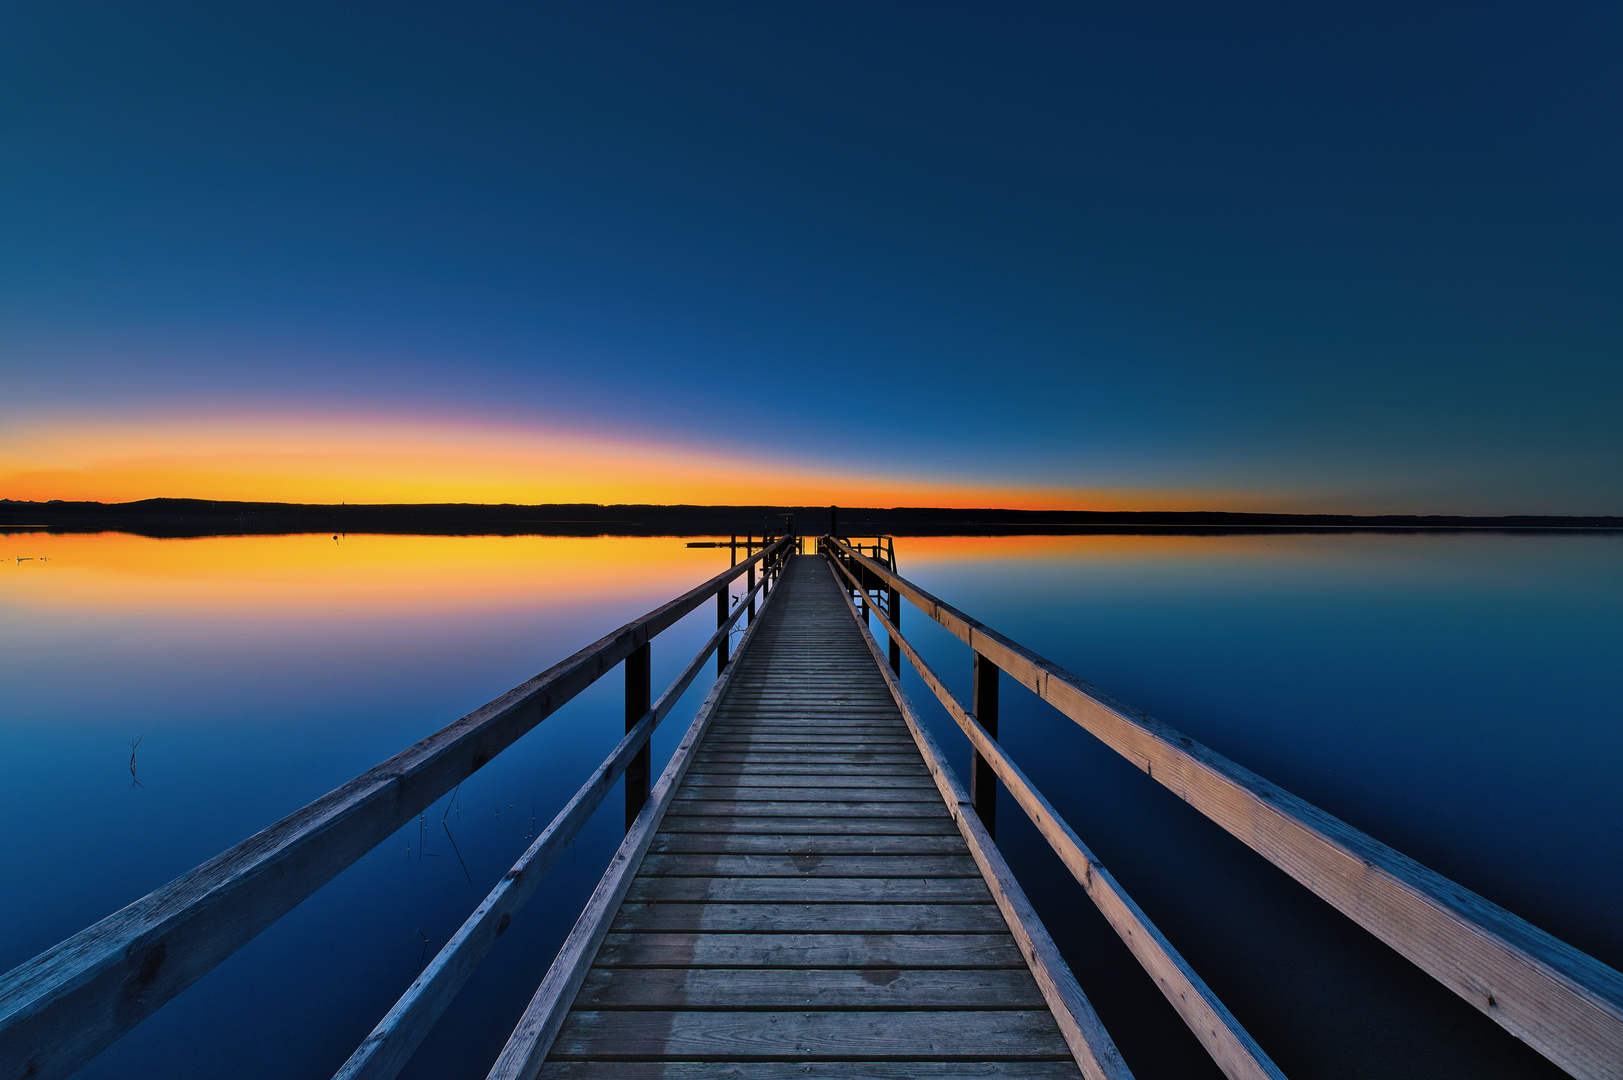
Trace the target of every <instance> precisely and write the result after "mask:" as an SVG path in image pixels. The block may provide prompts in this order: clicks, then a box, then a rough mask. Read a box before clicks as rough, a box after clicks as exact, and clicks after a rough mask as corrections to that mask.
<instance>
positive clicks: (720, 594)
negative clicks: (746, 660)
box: [716, 587, 733, 675]
mask: <svg viewBox="0 0 1623 1080" xmlns="http://www.w3.org/2000/svg"><path fill="white" fill-rule="evenodd" d="M730 599H732V589H731V587H728V588H724V589H718V590H716V629H718V630H719V629H721V628H722V627H723V626H725V625H726V624H727V601H728V600H730ZM732 644H733V635H731V634H728V635H726V636H725V637H723V638H722V639H721V643H720V644H718V645H717V646H716V674H717V675H720V674H721V673H722V672H723V671H726V670H727V650H728V649H730V648H731V647H732Z"/></svg>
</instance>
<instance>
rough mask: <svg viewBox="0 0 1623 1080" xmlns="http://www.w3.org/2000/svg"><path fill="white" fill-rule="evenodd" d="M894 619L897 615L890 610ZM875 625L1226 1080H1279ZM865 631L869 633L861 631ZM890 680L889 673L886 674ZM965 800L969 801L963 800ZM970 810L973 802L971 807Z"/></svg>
mask: <svg viewBox="0 0 1623 1080" xmlns="http://www.w3.org/2000/svg"><path fill="white" fill-rule="evenodd" d="M829 561H830V563H831V565H832V566H833V567H834V569H835V571H836V572H837V573H838V574H839V575H840V576H841V577H843V578H844V579H845V580H846V581H848V582H850V586H851V588H853V589H859V588H860V585H859V583H858V582H857V580H856V578H855V576H854V575H852V574H851V573H850V571H849V570H847V569H846V568H845V567H844V566H843V565H841V564H840V562H839V560H837V559H831V560H829ZM892 614H893V615H894V613H892ZM878 618H879V622H880V625H881V626H883V627H884V628H885V632H886V634H888V635H889V636H890V640H891V641H892V642H894V643H896V644H897V645H898V646H900V648H901V651H902V653H903V654H904V655H906V657H907V659H908V661H909V662H910V663H912V665H913V667H914V669H915V670H916V671H917V672H918V673H919V675H920V677H921V678H922V679H923V680H924V684H925V685H926V686H928V687H929V688H930V689H931V691H933V692H934V693H935V696H936V697H937V698H939V699H940V701H941V704H942V705H944V706H946V709H947V712H948V714H949V715H950V716H951V717H952V718H953V720H954V721H956V722H957V724H958V726H959V727H960V728H962V729H963V732H964V734H965V735H967V736H969V740H970V743H971V744H972V745H973V746H974V747H975V751H976V753H977V754H979V755H980V758H981V759H983V760H986V761H987V762H989V763H990V764H991V766H992V768H993V769H994V770H995V771H996V773H997V775H998V778H999V779H1001V780H1002V781H1003V783H1004V785H1005V786H1006V787H1007V788H1008V789H1009V792H1010V794H1012V795H1013V796H1014V797H1015V800H1016V801H1017V802H1018V803H1019V804H1020V806H1021V808H1022V809H1024V810H1025V811H1026V815H1027V816H1028V817H1030V818H1031V820H1032V823H1033V824H1035V825H1036V826H1037V831H1038V832H1040V833H1041V834H1042V835H1043V837H1044V839H1046V840H1047V841H1048V842H1049V844H1050V845H1051V846H1052V847H1053V849H1054V851H1055V853H1056V854H1057V855H1059V857H1060V861H1061V862H1063V863H1064V864H1065V867H1066V869H1068V870H1070V871H1071V874H1072V875H1073V876H1074V877H1075V878H1076V880H1077V882H1078V884H1080V885H1081V886H1082V888H1083V889H1084V891H1086V892H1087V894H1088V896H1089V898H1090V899H1092V900H1093V902H1094V905H1095V906H1097V907H1098V908H1099V911H1100V913H1101V914H1103V915H1104V917H1105V919H1106V921H1108V922H1109V923H1110V926H1111V929H1113V930H1115V931H1116V933H1117V934H1118V935H1119V936H1120V937H1121V939H1122V941H1123V942H1124V943H1125V944H1126V945H1127V947H1128V949H1129V950H1131V951H1132V953H1133V955H1134V956H1135V957H1136V958H1137V959H1138V962H1139V963H1140V964H1141V965H1143V967H1144V970H1145V971H1147V972H1148V973H1149V974H1150V975H1151V976H1152V977H1153V978H1154V979H1155V981H1156V984H1157V985H1159V986H1160V987H1161V992H1162V993H1163V994H1165V995H1166V998H1167V1001H1168V1002H1170V1003H1171V1005H1172V1007H1173V1009H1175V1010H1176V1011H1177V1013H1178V1015H1179V1016H1180V1017H1182V1018H1183V1021H1184V1023H1185V1024H1187V1025H1188V1026H1189V1030H1190V1031H1191V1032H1193V1033H1194V1035H1195V1038H1196V1039H1198V1040H1199V1041H1200V1043H1201V1045H1202V1046H1203V1047H1205V1049H1206V1052H1207V1053H1208V1054H1210V1055H1211V1057H1212V1060H1213V1061H1215V1062H1216V1063H1217V1065H1218V1067H1219V1068H1221V1069H1222V1070H1223V1074H1224V1075H1225V1076H1227V1077H1228V1078H1229V1080H1284V1073H1282V1072H1280V1071H1279V1068H1278V1066H1276V1065H1275V1064H1274V1063H1273V1061H1272V1060H1271V1059H1270V1058H1269V1057H1268V1055H1267V1054H1266V1053H1265V1052H1264V1051H1263V1049H1262V1047H1260V1046H1258V1045H1257V1042H1256V1040H1255V1039H1254V1038H1252V1037H1251V1034H1250V1032H1248V1031H1246V1030H1245V1028H1244V1027H1242V1026H1241V1024H1240V1022H1239V1021H1238V1020H1237V1019H1235V1017H1234V1015H1233V1014H1232V1013H1230V1012H1229V1010H1228V1008H1227V1007H1226V1006H1225V1005H1224V1004H1223V1003H1222V1002H1221V1001H1220V1000H1218V997H1217V995H1216V994H1214V993H1212V991H1211V988H1210V987H1208V986H1207V985H1206V983H1205V981H1204V980H1202V979H1201V977H1200V976H1199V975H1197V974H1196V973H1195V970H1194V968H1193V967H1191V966H1190V965H1189V963H1188V962H1187V961H1186V960H1184V958H1183V957H1182V956H1181V955H1180V954H1179V953H1178V951H1177V949H1175V948H1173V946H1172V943H1171V942H1170V941H1168V940H1167V938H1166V935H1164V934H1163V933H1161V931H1160V930H1159V929H1158V928H1157V927H1156V926H1155V924H1154V923H1152V922H1151V921H1150V919H1149V916H1147V915H1145V914H1144V912H1143V910H1142V909H1141V908H1140V907H1139V906H1138V905H1137V904H1136V903H1134V902H1133V899H1132V897H1130V896H1128V895H1127V891H1126V890H1125V889H1123V888H1122V887H1121V885H1120V884H1119V883H1118V882H1117V881H1116V879H1115V876H1114V875H1113V874H1111V873H1110V871H1108V870H1106V869H1105V868H1104V867H1103V866H1102V865H1100V863H1099V860H1098V857H1097V856H1095V855H1094V854H1093V852H1091V851H1089V850H1088V848H1087V846H1086V845H1084V844H1083V843H1082V840H1081V838H1080V837H1078V836H1077V835H1076V833H1075V832H1074V831H1073V830H1072V829H1071V827H1070V826H1069V825H1068V824H1066V822H1065V820H1064V819H1063V818H1061V817H1060V816H1059V813H1058V812H1057V811H1055V809H1054V807H1053V806H1052V804H1050V803H1049V801H1048V800H1047V799H1045V798H1044V797H1043V795H1042V793H1041V792H1040V791H1038V790H1037V787H1036V785H1034V784H1033V783H1032V782H1031V781H1030V780H1029V779H1028V778H1027V777H1026V775H1025V773H1024V772H1022V771H1021V770H1020V768H1019V767H1018V766H1016V765H1015V764H1014V762H1012V761H1011V760H1010V759H1009V758H1008V756H1007V755H1006V754H1005V753H1004V752H1003V748H1002V747H1001V746H999V745H998V743H997V741H996V740H995V739H993V738H992V737H991V736H990V735H989V734H987V731H986V729H985V728H984V727H982V726H981V724H980V721H979V720H977V719H976V718H975V715H974V714H973V713H971V712H970V711H969V710H968V709H966V708H964V706H963V704H962V703H961V702H959V700H958V699H957V697H955V696H954V695H953V693H952V692H951V691H950V690H948V689H947V687H946V684H945V683H943V682H942V681H941V679H940V677H939V676H937V675H936V673H935V671H934V669H932V668H931V667H930V665H929V664H928V663H926V662H925V660H924V658H923V657H921V656H920V655H919V654H918V651H917V650H916V649H914V647H913V645H912V643H911V642H909V641H908V640H907V639H906V638H904V637H902V635H901V633H900V632H899V631H898V630H897V629H896V626H895V624H894V623H892V622H891V621H890V619H888V618H886V617H885V614H884V612H882V611H881V612H878ZM864 629H865V630H866V628H864ZM891 677H892V678H894V676H891ZM965 801H966V802H968V801H969V800H968V799H967V797H966V800H965ZM971 805H973V804H972V803H971Z"/></svg>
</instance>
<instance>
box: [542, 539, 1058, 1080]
mask: <svg viewBox="0 0 1623 1080" xmlns="http://www.w3.org/2000/svg"><path fill="white" fill-rule="evenodd" d="M779 588H780V589H781V592H780V593H779V594H778V595H777V596H776V597H775V598H774V600H773V603H772V604H771V605H770V606H769V608H768V609H767V611H766V612H765V613H763V615H762V619H761V625H760V628H759V632H758V633H757V634H756V636H755V639H754V640H753V641H752V642H751V644H750V646H749V648H747V649H746V650H744V652H743V654H742V655H740V656H739V657H738V658H737V659H736V660H735V663H736V665H737V668H736V671H735V673H734V675H733V678H732V681H731V685H730V686H729V687H728V688H727V691H726V695H725V697H724V698H722V700H721V701H720V703H719V705H718V707H717V712H716V715H715V718H714V720H713V722H712V724H711V726H710V728H709V730H708V732H707V733H706V735H705V738H704V741H703V742H702V743H701V744H700V747H699V750H698V752H697V755H696V757H695V760H694V762H693V765H692V767H691V768H690V770H689V771H688V774H687V776H686V778H685V779H684V781H683V783H682V785H681V787H680V788H678V789H677V792H676V795H675V798H674V799H673V801H672V803H671V805H670V808H669V810H668V811H667V813H666V815H665V818H664V820H663V822H662V825H661V828H660V831H659V833H658V834H657V836H656V837H655V839H654V842H653V845H652V847H651V848H650V851H649V854H648V855H647V857H646V858H645V859H644V861H643V864H642V866H641V867H640V869H639V871H638V873H637V875H636V878H635V879H634V881H633V882H632V884H631V887H630V891H629V892H628V894H627V896H626V900H625V903H624V904H623V905H622V906H621V908H620V910H619V912H618V913H617V915H616V916H615V919H614V922H613V923H612V926H611V929H610V932H609V934H608V936H607V938H606V939H605V941H604V944H603V946H602V948H601V949H600V950H599V951H598V953H597V956H596V959H595V962H594V963H593V966H592V968H591V970H590V972H589V973H588V974H587V976H586V980H585V983H584V985H583V986H582V987H581V990H580V992H579V994H578V995H577V996H576V997H575V1000H574V1004H573V1007H572V1009H571V1011H570V1014H569V1016H568V1019H567V1020H566V1021H565V1023H564V1025H563V1028H562V1030H561V1031H560V1033H559V1035H558V1038H557V1040H556V1041H555V1042H554V1043H553V1045H552V1049H551V1052H550V1054H549V1055H548V1059H547V1064H546V1066H545V1067H544V1069H543V1070H542V1073H541V1075H542V1077H544V1078H550V1080H565V1078H570V1080H574V1078H580V1080H585V1078H596V1077H608V1076H614V1077H634V1078H651V1077H673V1078H674V1077H680V1078H692V1080H697V1078H700V1077H716V1076H730V1077H745V1078H751V1080H766V1078H769V1077H787V1076H830V1077H832V1076H854V1075H861V1076H874V1077H923V1076H929V1077H945V1076H970V1075H974V1076H985V1075H1003V1076H1019V1077H1078V1076H1079V1075H1080V1073H1079V1072H1078V1069H1077V1066H1076V1064H1075V1062H1074V1061H1073V1059H1072V1057H1071V1054H1070V1051H1069V1050H1068V1048H1067V1045H1066V1042H1065V1040H1064V1039H1063V1038H1062V1037H1061V1034H1060V1031H1059V1028H1058V1026H1057V1025H1056V1023H1055V1020H1054V1017H1053V1015H1052V1014H1051V1013H1050V1012H1049V1010H1048V1007H1047V1006H1046V1005H1045V1003H1044V999H1043V996H1042V994H1041V992H1040V991H1039V989H1038V987H1037V984H1036V982H1035V981H1034V979H1033V977H1032V974H1031V972H1030V970H1029V969H1028V968H1027V966H1026V963H1025V961H1024V960H1023V958H1022V956H1021V953H1020V950H1019V948H1018V947H1017V945H1016V942H1015V939H1014V937H1013V936H1012V935H1011V933H1010V931H1009V927H1008V926H1007V924H1006V923H1005V921H1004V919H1003V917H1002V915H1001V914H1000V912H999V909H998V907H997V906H996V905H995V904H994V902H993V898H992V895H991V892H990V891H989V889H988V887H987V885H986V882H985V881H984V880H983V879H982V877H981V875H980V873H979V872H978V870H977V868H976V865H975V862H974V860H973V859H972V858H971V856H970V853H969V849H968V847H967V846H966V844H965V842H964V840H963V838H962V837H961V836H960V835H959V832H958V829H957V827H956V825H955V824H954V822H953V819H952V818H951V816H949V814H948V813H947V810H946V807H945V806H944V804H943V803H942V799H941V795H940V794H939V792H938V790H937V788H936V786H935V784H934V782H933V781H932V779H931V777H930V775H929V773H928V772H927V771H926V769H925V765H924V761H923V758H922V757H921V756H920V754H919V751H918V749H917V747H916V746H915V745H914V742H913V739H912V738H911V736H910V735H909V733H908V729H907V727H906V725H905V724H904V723H903V720H902V717H901V714H900V712H899V711H898V710H897V707H896V704H895V702H894V701H893V700H892V698H891V696H890V693H889V691H888V690H887V688H886V685H885V682H884V679H883V677H882V676H881V674H880V672H879V671H878V669H877V668H876V666H875V662H874V657H873V655H872V654H871V653H870V652H869V650H868V648H867V646H866V644H865V643H864V641H863V639H862V636H861V633H860V631H859V630H858V629H857V627H856V624H855V623H854V621H853V619H852V617H851V614H850V611H849V609H848V608H847V606H846V601H845V599H844V598H843V597H842V595H841V592H840V588H839V586H838V585H837V584H836V583H835V580H834V578H833V575H832V573H831V572H830V570H829V567H828V564H827V563H826V562H825V561H824V560H823V559H822V558H820V557H817V556H799V557H796V558H794V559H793V560H791V563H790V566H789V569H788V571H787V573H786V574H785V575H784V577H783V580H782V582H781V584H780V586H779ZM858 1063H860V1066H859V1065H858Z"/></svg>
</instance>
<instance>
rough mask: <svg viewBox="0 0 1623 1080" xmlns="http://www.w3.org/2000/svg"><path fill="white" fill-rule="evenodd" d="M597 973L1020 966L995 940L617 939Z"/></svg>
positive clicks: (999, 937) (1006, 941)
mask: <svg viewBox="0 0 1623 1080" xmlns="http://www.w3.org/2000/svg"><path fill="white" fill-rule="evenodd" d="M597 964H598V966H599V967H821V968H827V967H945V968H974V967H1020V966H1023V965H1024V964H1025V959H1024V958H1023V957H1022V956H1021V955H1020V950H1019V949H1018V948H1016V947H1015V944H1014V941H1013V940H1012V939H1011V938H1010V937H1009V935H1008V934H1007V933H1006V932H1005V933H998V934H621V933H617V932H610V934H609V935H608V937H606V938H605V939H604V941H603V947H602V948H601V949H600V950H598V954H597Z"/></svg>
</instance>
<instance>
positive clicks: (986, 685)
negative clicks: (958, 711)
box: [969, 653, 998, 835]
mask: <svg viewBox="0 0 1623 1080" xmlns="http://www.w3.org/2000/svg"><path fill="white" fill-rule="evenodd" d="M997 677H998V666H997V665H996V664H994V663H992V661H990V660H988V659H987V658H986V657H984V656H982V655H981V654H980V653H976V654H975V687H974V695H975V700H974V703H973V704H972V705H971V706H970V708H971V710H972V711H973V712H974V713H975V719H977V720H979V721H980V722H981V727H983V728H985V729H986V733H987V734H988V735H990V736H991V737H992V738H994V739H996V738H997V682H998V679H997ZM969 754H970V760H969V801H970V802H972V803H974V804H975V816H976V817H978V818H980V819H981V824H982V825H985V826H986V832H987V834H988V835H992V834H993V833H994V832H995V830H996V827H997V773H996V772H995V771H994V770H993V769H992V763H991V762H989V761H987V760H986V759H985V758H983V757H981V755H980V752H979V751H976V750H971V751H970V752H969Z"/></svg>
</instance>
